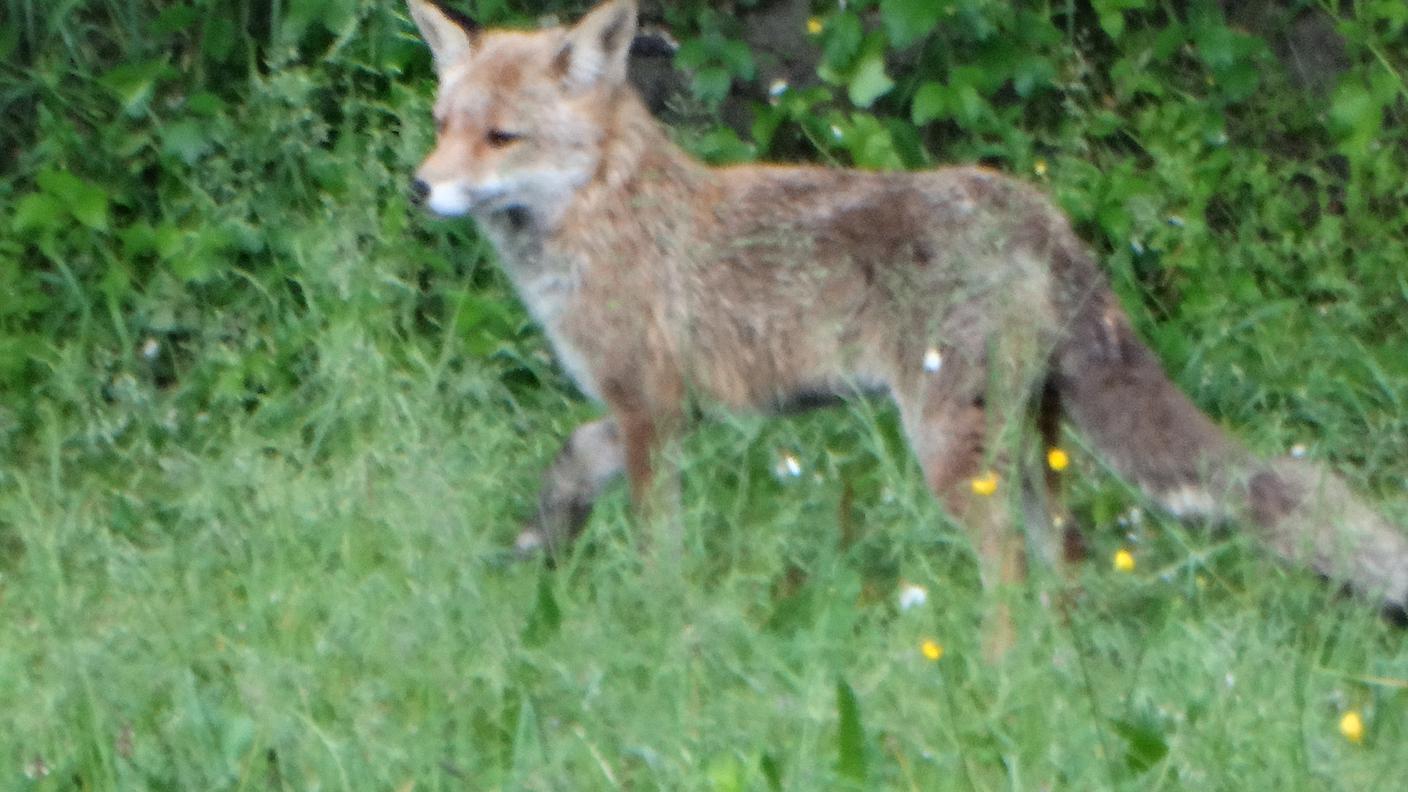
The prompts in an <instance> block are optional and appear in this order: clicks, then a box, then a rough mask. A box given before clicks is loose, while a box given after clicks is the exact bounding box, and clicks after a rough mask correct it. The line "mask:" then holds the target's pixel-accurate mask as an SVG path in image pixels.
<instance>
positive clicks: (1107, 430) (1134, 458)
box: [1053, 240, 1408, 618]
mask: <svg viewBox="0 0 1408 792" xmlns="http://www.w3.org/2000/svg"><path fill="white" fill-rule="evenodd" d="M1060 247H1061V249H1060V250H1058V254H1057V257H1056V260H1055V261H1054V262H1053V264H1054V267H1055V274H1056V276H1057V277H1056V280H1057V282H1058V283H1059V284H1061V287H1060V292H1059V294H1058V295H1057V303H1058V305H1057V309H1058V311H1059V312H1060V315H1061V316H1063V317H1064V318H1065V320H1066V328H1065V335H1064V337H1063V339H1062V340H1061V342H1060V343H1059V345H1058V346H1057V349H1056V352H1055V359H1054V371H1053V380H1054V385H1055V391H1056V393H1057V396H1058V398H1059V400H1060V404H1061V407H1062V410H1063V412H1064V414H1065V415H1066V417H1067V419H1068V420H1069V421H1070V422H1071V423H1072V424H1074V425H1075V427H1076V429H1077V430H1078V431H1079V433H1080V434H1081V435H1082V436H1083V437H1085V438H1086V439H1087V440H1088V441H1089V442H1090V444H1091V445H1092V446H1093V447H1094V448H1095V450H1096V451H1097V453H1099V454H1100V455H1101V456H1102V457H1103V459H1104V460H1105V461H1106V462H1107V463H1108V464H1109V465H1110V466H1111V467H1113V468H1114V469H1115V471H1116V472H1118V473H1119V474H1120V475H1121V476H1122V477H1124V478H1126V479H1127V480H1129V481H1130V482H1132V483H1134V484H1136V485H1137V486H1139V487H1140V488H1141V489H1142V490H1144V491H1145V492H1146V493H1147V494H1148V495H1149V497H1151V498H1152V499H1153V500H1154V501H1156V502H1157V503H1159V504H1160V505H1162V506H1163V507H1164V508H1166V509H1167V510H1169V511H1170V512H1172V513H1173V514H1174V515H1176V516H1180V517H1184V516H1202V517H1207V518H1211V519H1214V520H1219V521H1228V522H1231V523H1233V524H1236V525H1246V526H1248V527H1249V528H1250V529H1251V530H1253V531H1254V533H1255V535H1256V536H1257V538H1258V539H1260V540H1261V542H1262V543H1263V544H1265V545H1266V546H1267V547H1268V548H1270V549H1271V550H1272V551H1273V552H1274V553H1275V554H1276V555H1278V556H1280V557H1281V558H1282V559H1284V560H1286V561H1288V562H1291V563H1293V564H1300V565H1305V566H1309V567H1311V568H1312V569H1314V570H1315V571H1317V572H1319V573H1320V574H1322V575H1324V576H1326V577H1328V578H1330V579H1331V580H1333V581H1336V582H1339V583H1342V584H1345V585H1347V586H1348V587H1349V588H1350V589H1352V590H1353V591H1355V592H1356V593H1357V594H1359V595H1360V596H1362V597H1364V598H1366V599H1368V600H1370V601H1373V602H1378V603H1381V604H1382V605H1383V606H1384V607H1385V608H1386V609H1388V610H1389V612H1390V613H1392V614H1394V615H1395V616H1396V617H1397V618H1404V616H1405V614H1408V538H1405V537H1404V535H1403V533H1402V532H1401V531H1399V530H1398V529H1396V528H1395V527H1394V526H1392V525H1390V524H1389V523H1388V521H1387V520H1385V519H1384V517H1383V516H1381V515H1380V514H1378V513H1377V512H1375V511H1374V510H1373V509H1370V508H1369V507H1368V506H1366V505H1365V504H1364V503H1363V501H1362V500H1361V499H1360V498H1359V497H1358V496H1356V495H1355V494H1354V493H1353V492H1351V491H1350V489H1349V487H1347V486H1346V485H1345V484H1344V482H1343V481H1342V480H1341V479H1340V478H1339V477H1338V476H1336V475H1335V474H1333V473H1331V472H1330V471H1329V470H1327V469H1325V468H1324V467H1322V466H1319V465H1316V464H1314V463H1311V462H1308V461H1303V460H1295V459H1289V458H1286V459H1276V460H1269V461H1268V460H1264V459H1259V458H1258V457H1256V456H1255V455H1253V454H1252V453H1251V452H1250V451H1248V450H1247V449H1246V448H1245V447H1244V446H1243V445H1242V444H1241V443H1240V442H1238V441H1237V440H1236V439H1235V438H1233V437H1231V436H1230V435H1228V434H1227V433H1226V432H1225V431H1223V430H1222V429H1221V428H1219V427H1218V426H1217V425H1216V424H1215V423H1213V422H1212V420H1211V419H1209V418H1208V417H1207V415H1205V414H1204V413H1203V412H1202V411H1201V410H1199V409H1198V408H1197V407H1196V406H1195V405H1194V404H1193V403H1192V402H1191V401H1189V399H1188V397H1187V396H1185V395H1183V393H1182V392H1181V391H1179V390H1178V388H1177V386H1175V385H1174V384H1173V382H1172V381H1171V380H1170V379H1169V378H1168V376H1167V375H1166V374H1165V373H1164V370H1163V367H1162V366H1161V365H1160V363H1159V361H1158V360H1157V358H1156V357H1155V356H1154V354H1153V352H1152V351H1151V350H1150V349H1149V347H1148V346H1146V345H1145V344H1144V343H1143V342H1142V341H1140V340H1139V338H1138V337H1137V336H1136V335H1135V333H1134V330H1133V328H1132V327H1131V325H1130V322H1129V318H1128V316H1127V315H1126V314H1125V312H1124V310H1123V309H1122V308H1121V307H1120V306H1119V303H1118V300H1117V299H1116V297H1115V295H1114V293H1113V292H1112V291H1111V290H1110V288H1109V286H1108V285H1106V283H1105V281H1104V278H1103V276H1102V275H1101V274H1100V273H1099V271H1098V269H1097V267H1096V265H1095V263H1094V261H1093V260H1092V259H1091V257H1090V254H1089V253H1088V252H1086V251H1085V250H1084V248H1083V247H1081V246H1080V244H1079V243H1078V242H1075V241H1073V240H1072V241H1071V242H1070V243H1069V244H1064V245H1061V246H1060Z"/></svg>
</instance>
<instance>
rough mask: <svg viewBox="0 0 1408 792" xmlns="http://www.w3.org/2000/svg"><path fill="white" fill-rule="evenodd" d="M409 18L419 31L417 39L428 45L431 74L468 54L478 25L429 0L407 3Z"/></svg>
mask: <svg viewBox="0 0 1408 792" xmlns="http://www.w3.org/2000/svg"><path fill="white" fill-rule="evenodd" d="M409 2H410V9H411V19H412V20H413V21H414V22H415V23H416V27H418V28H420V35H421V38H423V39H425V43H426V44H429V45H430V54H431V56H432V57H433V58H434V59H435V71H436V72H437V73H438V74H444V73H445V70H446V69H448V68H449V67H450V66H452V65H454V64H455V63H457V62H459V61H460V59H462V58H463V57H464V56H465V55H467V54H469V50H470V48H471V47H472V46H473V44H474V38H475V37H476V36H477V35H478V34H479V26H478V25H477V24H475V22H474V20H472V19H470V18H469V17H467V16H465V15H464V14H461V13H459V12H458V11H453V10H451V9H449V8H446V7H444V6H441V5H440V4H439V3H436V2H432V0H409Z"/></svg>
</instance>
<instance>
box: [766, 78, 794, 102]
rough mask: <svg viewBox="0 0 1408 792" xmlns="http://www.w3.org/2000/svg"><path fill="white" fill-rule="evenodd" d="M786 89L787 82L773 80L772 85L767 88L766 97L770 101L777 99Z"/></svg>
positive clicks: (780, 79) (779, 79)
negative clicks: (770, 99)
mask: <svg viewBox="0 0 1408 792" xmlns="http://www.w3.org/2000/svg"><path fill="white" fill-rule="evenodd" d="M788 87H789V86H788V85H787V81H786V80H784V79H782V78H780V77H779V78H778V79H776V80H773V81H772V84H771V85H769V86H768V96H769V97H770V98H772V99H778V98H780V97H781V96H782V95H783V94H785V93H787V89H788Z"/></svg>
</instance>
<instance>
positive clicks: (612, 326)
mask: <svg viewBox="0 0 1408 792" xmlns="http://www.w3.org/2000/svg"><path fill="white" fill-rule="evenodd" d="M408 2H409V11H410V16H411V18H412V20H413V21H414V23H415V25H416V26H417V28H418V29H419V31H420V34H421V36H422V37H423V38H424V40H425V42H426V43H427V44H428V46H429V49H430V52H431V61H432V63H433V68H434V71H435V74H436V78H437V81H438V85H437V92H436V97H435V100H434V110H433V115H434V121H435V125H436V138H435V142H434V145H433V148H432V149H431V151H430V152H429V154H428V155H427V156H426V157H425V159H424V161H423V162H422V163H421V164H420V166H419V168H418V169H417V170H416V171H415V174H414V176H413V178H412V186H411V189H412V194H413V196H414V199H415V200H416V202H418V203H419V204H422V205H423V206H424V207H425V208H426V209H427V210H428V211H429V212H431V213H434V214H435V215H439V216H441V217H451V218H461V217H464V218H469V219H471V220H472V221H473V222H474V223H475V224H476V226H477V228H478V230H479V232H480V233H481V234H482V235H483V236H484V237H485V238H487V240H488V241H489V242H490V244H491V245H492V247H493V249H494V250H495V252H496V254H497V258H498V262H499V265H500V267H501V268H502V269H503V271H504V272H505V273H506V274H507V276H508V279H509V280H510V281H511V283H512V285H513V288H514V289H515V290H516V291H517V293H518V295H519V297H520V298H521V300H522V301H523V303H524V304H525V306H526V308H527V310H528V312H529V313H530V314H531V316H532V318H533V320H534V321H535V322H536V323H537V324H539V325H540V326H541V328H542V330H543V332H544V333H545V335H546V337H547V340H548V343H549V344H550V346H551V348H552V350H553V352H554V355H555V357H556V360H557V361H558V362H559V363H560V364H561V366H562V368H563V369H564V370H565V372H566V374H567V375H568V376H569V377H570V378H571V380H572V381H573V382H574V383H575V384H576V385H577V386H578V388H579V389H580V390H581V391H582V393H584V394H585V395H586V396H588V397H589V398H591V399H592V400H593V401H595V402H597V403H599V404H600V405H602V406H604V408H605V410H604V413H605V414H604V417H602V418H599V419H597V420H593V421H590V422H588V423H586V424H584V425H582V426H580V427H579V428H577V429H576V430H575V431H573V432H572V433H571V434H570V436H569V437H568V438H567V440H566V442H565V444H564V445H563V447H562V449H561V451H560V452H559V453H558V454H557V456H556V457H555V458H554V459H553V461H552V462H551V463H550V466H549V468H548V470H547V472H546V474H545V475H544V478H543V483H542V488H541V492H540V495H539V499H538V509H537V514H536V516H535V517H533V518H530V519H529V520H528V521H527V527H526V528H525V529H524V530H523V532H522V533H521V534H520V535H519V536H518V538H517V540H516V543H515V547H516V548H517V549H518V550H519V551H520V552H522V553H524V554H537V553H547V554H549V555H555V554H559V553H561V552H563V550H564V549H565V548H566V547H567V546H568V545H569V544H570V543H571V541H572V540H573V539H574V537H576V536H577V534H578V533H579V532H581V530H582V529H583V526H584V525H585V523H586V522H587V519H588V516H589V515H590V513H591V511H592V508H593V504H594V503H595V502H596V501H597V499H598V498H599V496H600V495H601V494H602V493H603V491H604V490H606V489H607V487H608V486H609V485H611V483H612V482H613V481H615V480H616V479H618V478H620V477H621V476H622V475H623V474H624V476H625V478H626V479H627V482H628V485H629V491H630V495H631V499H632V501H633V504H634V506H635V507H636V511H637V512H638V513H639V512H645V513H649V512H650V511H651V503H652V502H653V498H652V495H651V493H652V492H653V491H655V490H657V489H658V485H659V481H658V480H659V479H662V478H668V476H663V477H662V476H660V475H659V474H658V473H657V468H659V467H660V466H661V465H660V463H661V461H662V458H663V456H662V451H663V450H665V449H667V448H668V447H669V445H670V444H671V443H672V442H673V441H674V440H675V439H677V438H678V437H679V435H680V433H681V432H683V431H684V429H685V428H686V427H687V425H688V423H689V421H690V419H691V418H692V417H693V416H694V414H695V411H694V408H695V407H696V406H697V405H700V404H705V405H711V406H716V407H719V408H722V409H725V410H736V411H753V412H763V413H773V412H777V411H783V410H787V409H791V408H793V407H807V406H810V405H813V404H817V403H823V402H830V401H834V400H837V399H848V398H856V397H867V396H871V395H883V396H885V397H888V399H889V400H890V401H892V402H893V403H894V405H895V407H896V409H897V411H898V418H899V424H900V427H901V428H902V431H903V435H904V437H905V439H906V441H907V444H908V446H909V448H910V449H911V451H912V453H913V454H914V456H915V457H916V459H917V462H918V469H919V470H920V472H921V473H922V475H923V478H924V483H925V484H926V486H927V489H928V490H929V491H930V492H931V493H932V494H933V495H934V496H935V497H936V498H937V499H938V501H939V503H940V505H941V507H942V509H943V510H944V511H945V512H946V513H947V514H948V515H949V516H951V517H952V518H953V519H954V521H955V522H956V523H958V524H960V525H962V526H964V528H965V529H966V531H967V532H968V533H969V535H970V539H971V543H972V546H973V550H974V555H975V558H976V559H977V566H978V579H979V581H980V585H981V586H982V587H983V588H984V589H992V588H998V587H1003V586H1008V587H1010V586H1015V585H1020V584H1022V582H1023V581H1024V579H1025V575H1026V573H1027V563H1028V559H1027V552H1028V548H1027V545H1028V538H1027V537H1024V536H1022V533H1023V530H1024V529H1022V528H1021V527H1020V525H1019V524H1020V523H1022V520H1020V519H1019V515H1018V514H1016V513H1015V512H1017V511H1019V509H1017V508H1016V507H1015V506H1014V505H1013V500H1012V499H1011V498H1002V497H991V496H988V495H987V494H985V493H986V492H988V491H990V490H991V489H992V486H991V484H992V483H993V482H996V481H1001V482H1006V481H1009V480H1010V481H1034V480H1036V479H1038V478H1041V479H1044V480H1045V481H1044V482H1043V483H1041V484H1040V486H1037V487H1035V488H1036V489H1053V488H1054V484H1053V482H1052V480H1051V479H1052V476H1051V475H1050V471H1049V470H1048V471H1046V472H1045V473H1044V474H1042V473H1033V472H1032V469H1033V468H1034V467H1036V468H1037V469H1040V467H1039V465H1040V463H1039V459H1040V449H1041V448H1042V447H1051V446H1053V445H1054V444H1055V442H1056V441H1057V439H1059V433H1060V432H1061V431H1063V428H1062V427H1063V426H1065V427H1068V428H1069V431H1071V432H1073V433H1074V434H1075V435H1076V436H1077V437H1080V438H1083V440H1084V443H1085V445H1086V446H1087V447H1089V448H1090V449H1092V450H1093V451H1094V452H1095V454H1096V455H1097V456H1098V457H1099V458H1101V459H1102V460H1103V462H1104V463H1105V465H1106V466H1108V467H1109V468H1111V469H1113V471H1114V472H1115V473H1116V474H1117V475H1118V476H1119V477H1121V478H1122V479H1124V480H1126V481H1127V482H1128V483H1130V484H1132V485H1133V486H1135V487H1136V488H1137V489H1139V490H1142V491H1143V493H1145V495H1146V497H1147V498H1149V499H1150V500H1151V501H1152V502H1154V503H1156V504H1158V505H1159V506H1161V507H1162V508H1163V509H1165V510H1167V511H1168V512H1170V513H1171V514H1173V515H1174V516H1176V517H1179V518H1199V519H1206V520H1209V521H1213V522H1216V523H1225V524H1231V525H1236V526H1243V527H1245V529H1247V530H1249V531H1251V532H1252V534H1253V535H1254V536H1255V538H1256V539H1257V540H1259V543H1260V544H1261V545H1264V546H1265V547H1266V548H1267V549H1269V551H1270V552H1271V553H1272V554H1273V555H1275V556H1277V557H1279V558H1280V559H1282V560H1283V561H1284V562H1287V563H1289V564H1293V565H1301V566H1308V567H1309V568H1310V569H1312V570H1314V571H1315V572H1317V573H1319V574H1320V575H1321V576H1323V577H1325V578H1328V579H1329V580H1330V581H1332V582H1333V583H1335V584H1338V585H1341V586H1344V587H1347V588H1348V589H1349V590H1351V591H1352V592H1354V593H1355V594H1357V595H1358V596H1359V597H1361V598H1362V599H1364V600H1366V601H1368V602H1370V603H1373V604H1376V605H1378V606H1380V607H1382V608H1383V609H1384V610H1385V612H1386V613H1389V614H1391V615H1396V616H1397V617H1398V618H1399V619H1401V618H1402V615H1403V614H1404V613H1405V608H1408V539H1406V538H1405V536H1404V535H1403V534H1402V533H1401V532H1400V531H1399V530H1398V529H1397V528H1396V527H1395V526H1394V525H1392V524H1390V522H1389V521H1388V520H1387V519H1386V518H1385V517H1383V516H1382V515H1381V514H1379V513H1378V512H1377V511H1376V510H1374V509H1372V508H1371V507H1369V506H1368V505H1366V504H1365V503H1364V502H1363V501H1362V500H1361V499H1360V498H1359V497H1357V496H1356V495H1355V494H1354V493H1353V492H1351V490H1350V488H1349V487H1348V486H1347V485H1346V484H1345V483H1344V482H1343V481H1342V480H1341V479H1340V478H1339V477H1338V476H1336V475H1335V474H1334V473H1332V472H1330V471H1329V470H1328V469H1327V468H1326V467H1324V466H1322V465H1320V464H1317V463H1314V462H1312V461H1310V460H1307V459H1298V458H1291V457H1285V458H1264V457H1262V456H1260V455H1258V454H1256V453H1254V452H1253V451H1252V450H1251V449H1249V448H1248V447H1247V446H1246V445H1244V444H1243V443H1242V442H1240V441H1239V440H1237V439H1236V438H1235V437H1234V436H1233V435H1232V434H1230V433H1228V432H1227V431H1224V430H1223V429H1222V428H1220V427H1219V426H1218V425H1217V424H1216V423H1215V422H1214V421H1213V420H1212V419H1211V418H1210V417H1208V416H1207V415H1206V414H1205V413H1203V412H1202V411H1201V410H1200V409H1199V408H1198V407H1196V406H1195V405H1194V404H1193V402H1192V401H1191V400H1190V399H1189V398H1188V397H1187V396H1185V395H1184V394H1183V393H1182V392H1181V391H1180V390H1179V389H1178V388H1177V386H1176V385H1174V383H1173V382H1172V381H1171V379H1170V378H1169V376H1168V375H1167V374H1166V373H1165V371H1164V369H1163V367H1162V365H1161V364H1160V362H1159V360H1158V359H1157V357H1156V356H1155V354H1154V352H1153V351H1152V350H1151V349H1150V347H1149V346H1148V345H1146V344H1145V343H1144V342H1143V341H1141V340H1140V338H1139V337H1138V335H1137V334H1136V332H1135V330H1134V328H1133V326H1132V324H1131V320H1130V319H1129V316H1128V315H1127V313H1126V312H1125V310H1124V309H1123V308H1122V307H1121V305H1120V303H1119V301H1118V299H1117V297H1116V295H1115V293H1114V292H1113V290H1112V289H1111V287H1110V286H1109V284H1108V282H1107V280H1106V278H1105V277H1104V275H1103V273H1102V272H1101V270H1100V268H1099V265H1098V263H1097V260H1096V257H1095V255H1094V253H1093V252H1092V250H1091V248H1090V247H1089V246H1087V245H1086V244H1085V243H1084V242H1082V241H1081V239H1080V238H1079V237H1078V236H1077V233H1076V232H1075V230H1074V229H1073V227H1072V224H1071V223H1070V222H1069V220H1068V219H1067V218H1066V217H1065V215H1064V214H1063V213H1062V212H1061V211H1060V210H1059V209H1058V208H1057V207H1056V205H1055V204H1054V202H1053V201H1052V200H1051V199H1050V198H1048V197H1047V196H1046V195H1045V194H1043V193H1042V192H1041V190H1040V189H1038V188H1037V187H1035V186H1032V185H1029V184H1027V183H1025V182H1023V181H1021V180H1019V179H1017V178H1014V177H1011V176H1007V175H1004V174H1002V173H1000V172H998V171H996V170H992V169H987V168H983V167H977V166H964V165H952V166H943V167H938V168H934V169H930V170H924V171H916V172H896V173H882V172H872V171H862V170H857V169H848V168H842V167H832V166H819V165H785V164H742V165H733V166H726V167H712V166H707V165H705V164H703V163H701V162H698V161H696V160H695V159H693V158H691V157H690V156H689V155H688V154H687V153H686V152H685V151H684V150H683V149H682V148H680V147H679V146H677V145H676V144H675V143H674V142H673V141H672V139H671V136H670V133H669V130H668V129H667V128H666V127H664V125H662V124H661V123H660V122H658V121H657V120H656V119H655V118H654V117H653V116H652V115H651V114H650V112H649V111H648V109H647V108H646V107H645V105H644V104H643V102H642V100H641V99H640V98H639V96H638V95H637V94H636V92H635V91H634V90H633V88H632V87H631V86H630V84H629V82H628V80H627V59H628V55H629V53H630V51H631V47H632V43H633V41H634V40H635V39H636V36H637V25H638V20H637V8H636V3H635V2H634V0H606V1H605V2H602V3H600V4H599V5H597V6H595V7H594V8H593V9H591V10H590V11H588V12H587V13H586V14H585V15H584V16H582V17H581V18H580V19H579V20H578V21H576V22H575V23H574V24H571V25H564V26H556V27H546V28H540V29H537V30H531V31H522V30H508V29H487V28H484V27H482V26H480V25H478V24H476V23H475V22H474V21H473V20H471V19H469V18H468V17H466V16H465V15H463V14H461V13H459V12H456V11H453V10H451V9H449V8H448V7H446V6H444V5H441V4H440V3H438V2H433V1H432V0H408ZM1032 447H1035V448H1036V449H1037V450H1036V452H1035V453H1033V452H1031V451H1030V450H1029V449H1030V448H1032ZM1033 457H1035V458H1036V460H1038V461H1036V462H1035V464H1034V463H1033ZM1000 471H1006V472H1007V473H1006V474H1005V475H1001V476H998V475H995V472H1000ZM977 480H983V481H986V482H987V483H988V485H989V486H987V487H986V488H984V487H981V486H975V484H974V482H975V481H977ZM1047 511H1048V512H1050V511H1051V510H1050V509H1048V510H1047ZM1036 522H1041V520H1037V521H1036ZM1048 522H1049V523H1050V525H1048V526H1047V528H1046V530H1047V532H1048V533H1049V532H1050V530H1051V527H1050V526H1051V525H1055V524H1059V523H1060V522H1061V520H1059V519H1057V520H1051V521H1048ZM1026 530H1030V529H1029V528H1028V529H1026ZM1033 543H1034V544H1039V543H1037V542H1033ZM1048 544H1051V545H1052V546H1054V544H1055V543H1051V542H1048ZM995 618H996V619H997V621H998V622H1003V621H1005V620H1006V618H1007V617H1006V616H1005V615H1004V614H998V616H997V617H995ZM999 632H1000V633H1003V632H1005V633H1008V635H1007V636H1006V637H999V638H997V639H996V642H997V643H998V644H1007V643H1010V640H1011V639H1010V627H1005V628H1004V627H1001V625H1000V624H999ZM1002 648H1003V647H1002V646H998V647H997V653H998V654H1000V652H1001V650H1002Z"/></svg>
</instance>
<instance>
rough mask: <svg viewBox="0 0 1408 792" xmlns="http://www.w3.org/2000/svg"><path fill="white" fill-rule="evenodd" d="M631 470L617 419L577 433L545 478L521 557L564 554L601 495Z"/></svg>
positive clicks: (520, 545) (587, 425)
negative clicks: (536, 554) (538, 554)
mask: <svg viewBox="0 0 1408 792" xmlns="http://www.w3.org/2000/svg"><path fill="white" fill-rule="evenodd" d="M625 469H626V454H625V448H624V446H623V444H622V441H621V432H620V430H619V429H618V428H617V426H616V421H615V420H614V419H612V418H601V419H598V420H595V421H591V422H589V423H585V424H582V425H581V426H579V427H577V428H576V429H575V430H574V431H573V432H572V434H571V436H569V437H568V438H567V442H566V443H564V444H563V446H562V450H561V451H559V452H558V453H557V456H556V457H555V458H554V459H553V461H552V464H551V465H549V466H548V469H547V472H546V473H544V474H543V484H542V489H541V491H540V492H539V493H538V514H537V517H536V518H535V519H534V520H533V522H532V524H531V525H530V526H529V527H527V528H525V529H524V531H523V532H522V533H521V534H519V535H518V540H517V541H516V542H514V548H515V549H516V550H517V551H518V553H519V554H520V555H531V554H534V553H537V552H539V551H542V550H546V551H547V552H548V554H549V555H555V554H557V553H559V552H561V551H562V550H564V549H565V548H566V547H567V545H568V544H570V543H571V541H572V540H573V539H575V538H576V536H577V534H578V533H580V532H581V530H582V526H584V525H586V522H587V518H588V517H590V516H591V513H592V505H593V504H594V503H595V502H596V499H597V496H598V495H600V494H601V491H602V490H604V489H606V487H607V486H608V485H609V484H611V482H612V481H614V480H616V478H618V477H619V476H620V475H621V473H622V472H623V471H624V470H625Z"/></svg>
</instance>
